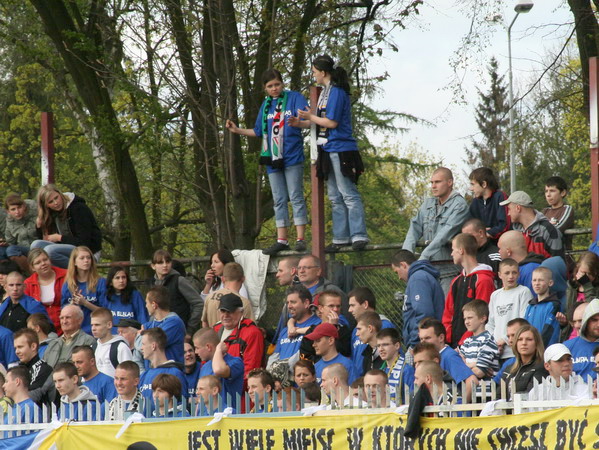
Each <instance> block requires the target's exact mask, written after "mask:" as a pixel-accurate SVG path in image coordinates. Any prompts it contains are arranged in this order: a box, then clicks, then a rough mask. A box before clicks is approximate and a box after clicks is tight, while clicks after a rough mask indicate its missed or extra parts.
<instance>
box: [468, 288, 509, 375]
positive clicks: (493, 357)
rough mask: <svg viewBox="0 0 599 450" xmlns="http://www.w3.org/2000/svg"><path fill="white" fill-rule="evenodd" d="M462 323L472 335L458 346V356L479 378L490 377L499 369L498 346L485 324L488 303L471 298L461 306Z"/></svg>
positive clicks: (487, 314)
mask: <svg viewBox="0 0 599 450" xmlns="http://www.w3.org/2000/svg"><path fill="white" fill-rule="evenodd" d="M462 312H463V314H464V324H465V325H466V329H467V330H468V331H470V332H471V333H472V336H470V337H469V338H466V340H465V341H464V343H463V344H462V346H461V347H460V356H461V357H462V359H463V360H464V362H465V363H466V365H467V366H468V367H469V368H470V369H471V370H472V372H473V373H474V375H476V376H477V378H479V379H485V380H488V379H490V378H491V377H492V376H493V375H495V372H496V371H497V369H499V348H498V347H497V343H496V342H495V339H494V338H493V336H492V335H491V333H489V332H488V331H487V330H485V324H486V323H487V319H488V317H489V305H487V303H486V302H484V301H482V300H472V301H471V302H470V303H466V304H465V305H464V307H463V308H462Z"/></svg>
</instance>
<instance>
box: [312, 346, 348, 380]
mask: <svg viewBox="0 0 599 450" xmlns="http://www.w3.org/2000/svg"><path fill="white" fill-rule="evenodd" d="M335 363H341V364H343V365H344V366H345V368H346V369H347V375H348V378H349V379H348V384H352V383H353V382H354V380H355V378H356V377H355V376H354V369H353V366H352V363H351V359H349V358H346V357H345V356H343V355H342V354H341V353H338V354H337V356H335V357H334V358H333V359H331V360H329V361H325V360H324V359H323V358H320V359H319V360H318V362H317V363H316V364H314V369H316V382H317V383H318V384H320V382H321V380H322V371H323V369H324V368H325V367H327V366H330V365H331V364H335Z"/></svg>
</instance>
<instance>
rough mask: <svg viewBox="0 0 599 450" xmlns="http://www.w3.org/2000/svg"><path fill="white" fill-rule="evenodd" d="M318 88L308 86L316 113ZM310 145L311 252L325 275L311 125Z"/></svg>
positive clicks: (319, 188) (321, 210) (319, 190)
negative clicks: (318, 260)
mask: <svg viewBox="0 0 599 450" xmlns="http://www.w3.org/2000/svg"><path fill="white" fill-rule="evenodd" d="M318 92H319V88H317V87H316V86H312V87H311V88H310V106H311V108H312V113H313V114H316V105H317V104H318ZM310 146H311V152H310V154H311V158H310V159H311V164H310V180H311V183H312V254H313V255H314V256H316V257H318V258H319V259H320V261H321V266H320V267H321V270H322V276H326V270H327V266H326V264H325V254H324V223H325V218H324V183H323V181H322V179H320V178H318V177H317V176H316V155H315V151H314V150H315V147H316V131H315V127H314V125H312V131H311V135H310Z"/></svg>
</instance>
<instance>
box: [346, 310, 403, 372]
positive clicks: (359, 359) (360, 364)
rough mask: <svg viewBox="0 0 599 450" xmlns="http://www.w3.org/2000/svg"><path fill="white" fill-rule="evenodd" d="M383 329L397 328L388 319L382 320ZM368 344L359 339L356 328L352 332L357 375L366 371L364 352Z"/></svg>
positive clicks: (352, 348) (352, 352) (352, 353)
mask: <svg viewBox="0 0 599 450" xmlns="http://www.w3.org/2000/svg"><path fill="white" fill-rule="evenodd" d="M382 322H383V328H395V325H393V323H391V322H390V321H389V320H388V319H382ZM367 345H368V344H363V343H362V341H361V340H360V338H359V337H358V334H357V330H356V329H355V328H354V329H353V330H352V332H351V362H352V365H353V366H354V370H355V373H362V370H363V369H364V356H363V355H362V352H364V350H365V349H366V346H367Z"/></svg>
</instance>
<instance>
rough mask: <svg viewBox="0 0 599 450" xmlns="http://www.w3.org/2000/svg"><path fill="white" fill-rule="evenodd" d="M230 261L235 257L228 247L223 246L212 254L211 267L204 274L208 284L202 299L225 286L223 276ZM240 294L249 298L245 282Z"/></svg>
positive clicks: (233, 260)
mask: <svg viewBox="0 0 599 450" xmlns="http://www.w3.org/2000/svg"><path fill="white" fill-rule="evenodd" d="M230 262H235V258H233V253H231V252H230V251H229V250H227V249H224V248H221V249H220V250H219V251H217V252H214V253H213V254H212V255H210V269H208V270H207V271H206V275H205V276H204V281H206V285H205V286H204V290H203V291H202V294H201V295H202V299H204V300H206V298H207V297H208V295H209V294H211V293H212V292H215V291H218V290H219V289H222V288H223V287H224V284H223V281H222V279H221V277H222V276H223V272H224V270H225V266H226V265H227V264H228V263H230ZM239 295H241V296H242V297H245V298H249V295H248V291H247V288H246V287H245V284H244V285H243V286H241V289H240V290H239Z"/></svg>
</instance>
